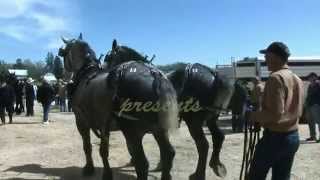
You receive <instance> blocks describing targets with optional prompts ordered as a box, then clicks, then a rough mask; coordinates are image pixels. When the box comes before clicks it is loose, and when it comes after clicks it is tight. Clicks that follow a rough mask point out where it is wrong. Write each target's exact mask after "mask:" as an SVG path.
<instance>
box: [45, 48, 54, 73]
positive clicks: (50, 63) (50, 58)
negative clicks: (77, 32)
mask: <svg viewBox="0 0 320 180" xmlns="http://www.w3.org/2000/svg"><path fill="white" fill-rule="evenodd" d="M45 61H46V67H45V71H46V72H51V73H52V72H53V68H54V55H53V53H52V52H48V54H47V57H46V59H45Z"/></svg>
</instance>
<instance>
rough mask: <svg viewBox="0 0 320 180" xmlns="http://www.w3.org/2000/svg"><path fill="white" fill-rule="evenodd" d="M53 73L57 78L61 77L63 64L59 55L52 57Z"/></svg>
mask: <svg viewBox="0 0 320 180" xmlns="http://www.w3.org/2000/svg"><path fill="white" fill-rule="evenodd" d="M53 74H54V76H55V77H56V78H57V79H61V78H63V64H62V61H61V59H60V58H59V56H56V57H55V58H54V62H53Z"/></svg>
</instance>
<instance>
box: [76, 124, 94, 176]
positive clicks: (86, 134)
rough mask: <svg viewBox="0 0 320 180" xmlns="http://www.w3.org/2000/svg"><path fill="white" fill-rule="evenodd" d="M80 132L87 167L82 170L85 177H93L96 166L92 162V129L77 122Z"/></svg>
mask: <svg viewBox="0 0 320 180" xmlns="http://www.w3.org/2000/svg"><path fill="white" fill-rule="evenodd" d="M76 123H77V128H78V131H79V133H80V135H81V137H82V143H83V150H84V153H85V156H86V165H85V166H84V167H83V169H82V174H83V175H84V176H91V175H93V174H94V165H93V160H92V145H91V140H90V128H89V127H87V126H85V125H84V124H83V123H81V121H80V120H76Z"/></svg>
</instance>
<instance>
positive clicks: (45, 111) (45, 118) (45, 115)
mask: <svg viewBox="0 0 320 180" xmlns="http://www.w3.org/2000/svg"><path fill="white" fill-rule="evenodd" d="M50 107H51V103H43V104H42V108H43V122H47V121H48V116H49V111H50Z"/></svg>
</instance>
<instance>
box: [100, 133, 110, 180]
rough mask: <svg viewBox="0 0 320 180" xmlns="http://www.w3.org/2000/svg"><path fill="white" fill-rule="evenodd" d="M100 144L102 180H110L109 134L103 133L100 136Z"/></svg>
mask: <svg viewBox="0 0 320 180" xmlns="http://www.w3.org/2000/svg"><path fill="white" fill-rule="evenodd" d="M101 136H102V137H101V144H100V156H101V158H102V161H103V167H104V169H103V177H102V180H112V179H113V177H112V170H111V168H110V165H109V160H108V157H109V132H105V134H104V135H101Z"/></svg>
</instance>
